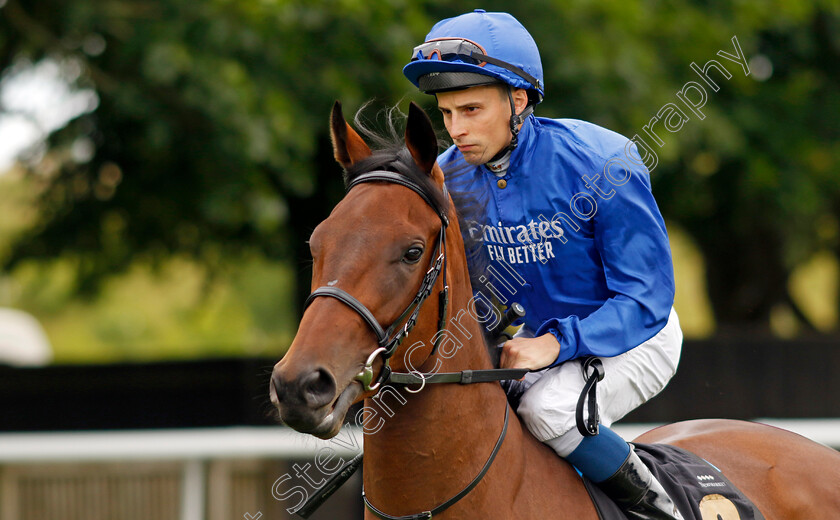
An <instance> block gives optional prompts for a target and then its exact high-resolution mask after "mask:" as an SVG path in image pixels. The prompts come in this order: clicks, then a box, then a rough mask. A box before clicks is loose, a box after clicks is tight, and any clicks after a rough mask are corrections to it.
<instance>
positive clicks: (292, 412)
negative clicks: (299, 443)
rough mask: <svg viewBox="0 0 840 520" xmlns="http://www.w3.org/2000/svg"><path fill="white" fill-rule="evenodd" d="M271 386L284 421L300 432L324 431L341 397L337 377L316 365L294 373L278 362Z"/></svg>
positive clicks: (272, 400) (318, 432)
mask: <svg viewBox="0 0 840 520" xmlns="http://www.w3.org/2000/svg"><path fill="white" fill-rule="evenodd" d="M270 387H271V388H270V390H269V394H270V398H271V402H272V403H273V404H274V406H275V407H277V410H278V412H279V413H280V418H281V419H282V421H283V422H284V423H286V424H287V425H288V426H290V427H292V428H294V429H295V430H297V431H300V432H304V433H312V434H313V435H320V434H323V433H324V432H322V431H321V430H322V429H324V428H325V427H326V426H327V424H325V420H326V419H327V418H328V416H330V415H331V414H332V412H333V404H334V403H335V401H336V398H337V395H336V382H335V378H334V377H333V376H332V374H330V372H329V371H328V370H326V369H325V368H315V369H313V370H308V371H304V372H301V373H299V374H298V375H296V376H290V375H287V374H286V373H285V371H284V370H283V367H281V366H280V365H279V364H278V366H276V367H275V368H274V371H273V373H272V375H271V382H270ZM342 419H343V416H342ZM327 422H330V421H327ZM330 426H331V425H330Z"/></svg>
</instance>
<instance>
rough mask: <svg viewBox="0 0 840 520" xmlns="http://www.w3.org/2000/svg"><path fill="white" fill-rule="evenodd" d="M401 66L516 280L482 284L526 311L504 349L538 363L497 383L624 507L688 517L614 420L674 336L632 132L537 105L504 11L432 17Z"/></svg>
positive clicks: (664, 365)
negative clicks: (593, 398)
mask: <svg viewBox="0 0 840 520" xmlns="http://www.w3.org/2000/svg"><path fill="white" fill-rule="evenodd" d="M403 73H404V74H405V76H406V77H407V78H408V79H409V80H410V81H411V82H412V83H413V84H414V85H415V86H417V87H418V88H419V89H420V90H421V91H422V92H425V93H427V94H433V95H435V96H436V98H437V105H438V108H439V110H440V112H441V113H442V114H443V121H444V125H445V126H446V130H447V132H448V133H449V135H450V137H451V138H452V140H453V142H454V145H453V146H452V147H450V148H449V149H448V150H446V151H445V152H444V153H443V154H442V155H441V156H440V157H439V158H438V162H439V164H440V165H441V167H442V168H443V170H444V173H445V176H446V183H447V186H448V187H449V188H450V190H451V191H453V192H466V193H469V194H470V195H472V196H474V197H475V198H477V200H478V201H479V206H480V207H481V208H482V212H481V213H482V216H481V217H480V219H477V220H480V221H473V222H472V223H471V224H470V225H469V226H468V229H467V230H463V231H464V233H465V234H467V233H469V235H470V236H471V237H472V238H475V239H477V240H479V242H480V244H481V248H482V249H483V252H484V253H486V257H487V260H488V262H489V263H488V268H487V269H488V273H497V274H498V273H504V272H508V273H511V272H515V274H516V277H515V279H516V280H518V282H514V281H512V280H510V279H508V280H498V281H497V282H496V283H495V284H494V285H489V284H487V285H486V287H488V288H490V287H492V292H493V295H494V297H495V299H496V300H497V301H500V302H502V303H505V302H506V301H519V302H520V303H521V304H522V305H523V306H524V307H525V309H526V311H527V314H526V316H525V318H524V320H523V322H524V324H523V327H522V328H521V329H520V330H519V332H518V333H517V334H516V335H515V336H514V338H513V339H511V340H510V341H508V342H507V343H505V345H504V347H503V349H502V353H501V361H500V365H501V366H502V367H503V368H528V369H531V370H532V372H531V373H529V374H528V375H527V376H526V377H525V378H524V379H523V380H522V381H514V382H512V383H511V384H510V385H508V387H507V388H506V390H507V391H508V394H509V398H510V400H511V402H513V403H518V404H517V405H515V406H516V407H517V408H516V410H517V413H518V414H519V415H520V417H521V418H522V420H523V422H524V423H525V424H526V426H527V427H528V429H529V430H530V431H531V433H532V434H533V435H534V436H536V437H537V438H538V439H539V440H540V441H542V442H544V443H545V444H547V445H549V446H550V447H551V448H553V449H554V450H555V451H556V452H557V454H558V455H560V456H561V457H564V458H565V459H566V460H567V461H569V462H570V463H571V464H573V465H574V466H575V467H576V468H577V469H578V470H579V471H580V472H581V473H582V474H583V475H585V476H586V477H588V478H589V479H590V480H592V481H593V482H595V483H597V484H598V486H599V487H601V489H603V490H604V491H605V492H606V493H607V494H608V495H609V496H610V497H611V498H613V500H615V501H616V503H618V504H619V506H621V508H622V509H623V510H624V511H625V512H626V513H627V515H628V516H629V517H630V518H634V519H680V518H682V517H681V516H680V514H679V512H678V511H677V510H676V508H675V506H674V503H673V501H672V500H671V498H670V497H668V495H667V493H666V492H665V490H664V489H663V488H662V485H661V484H660V483H659V482H658V481H657V480H656V478H655V477H654V476H653V475H652V474H651V472H650V470H649V469H648V468H647V467H646V466H645V465H644V463H643V462H642V461H641V459H639V457H638V455H636V453H635V452H634V451H633V449H632V445H630V444H628V443H627V442H626V441H625V440H624V439H622V438H621V437H619V436H618V435H617V434H616V433H615V432H613V431H612V430H611V429H609V425H610V424H612V422H613V421H616V420H618V419H621V418H622V417H623V416H624V415H626V414H627V413H628V412H630V411H632V410H633V409H635V408H636V407H638V406H639V405H641V404H642V403H644V402H646V401H647V400H649V399H650V398H652V397H653V396H654V395H656V394H658V393H659V392H660V391H661V390H662V389H663V388H664V387H665V385H666V384H667V383H668V381H669V380H670V379H671V378H672V377H673V375H674V373H675V372H676V369H677V364H678V362H679V358H680V351H681V348H682V332H681V330H680V326H679V320H678V318H677V315H676V312H675V311H674V309H673V303H674V275H673V267H672V263H671V251H670V246H669V243H668V236H667V232H666V230H665V223H664V222H663V219H662V216H661V215H660V213H659V209H658V207H657V205H656V201H655V200H654V198H653V195H652V194H651V189H650V178H649V172H648V170H647V168H646V167H645V165H644V162H643V160H642V158H641V156H640V155H639V151H638V149H637V148H636V145H635V143H634V142H633V141H630V140H628V139H626V138H625V137H622V136H620V135H619V134H616V133H614V132H611V131H609V130H606V129H604V128H601V127H599V126H596V125H594V124H592V123H588V122H585V121H579V120H573V119H547V118H542V117H536V116H534V115H533V109H534V106H535V105H536V104H538V103H540V102H541V101H542V99H543V95H544V85H543V73H542V65H541V62H540V56H539V51H538V49H537V46H536V44H535V43H534V40H533V38H532V37H531V35H530V34H529V33H528V31H527V30H526V29H525V28H524V27H523V26H522V25H521V24H520V23H519V22H518V21H517V20H516V19H515V18H513V17H512V16H511V15H509V14H506V13H487V12H485V11H484V10H481V9H477V10H475V11H474V12H471V13H467V14H464V15H461V16H458V17H455V18H450V19H446V20H443V21H441V22H439V23H437V24H436V25H435V26H434V27H432V30H431V32H429V34H428V35H427V36H426V41H425V42H424V43H422V44H420V45H418V46H417V47H415V48H414V51H413V52H412V56H411V62H410V63H408V65H406V66H405V68H404V69H403ZM459 209H460V208H459ZM494 266H495V267H494ZM488 276H489V275H488ZM481 279H482V281H486V280H487V278H486V277H484V276H482V277H481ZM592 356H595V357H598V358H600V359H601V361H602V363H603V366H604V369H605V372H606V377H605V378H604V379H603V381H601V383H600V384H599V385H598V386H597V398H598V399H597V400H598V402H599V403H600V420H601V427H600V431H599V432H598V434H596V435H591V436H585V435H584V434H583V433H581V432H580V431H579V430H578V429H577V428H576V422H575V407H576V404H577V400H578V397H579V396H580V394H581V391H582V390H583V388H584V386H585V384H586V374H584V372H583V369H582V366H583V360H584V359H585V358H588V357H592Z"/></svg>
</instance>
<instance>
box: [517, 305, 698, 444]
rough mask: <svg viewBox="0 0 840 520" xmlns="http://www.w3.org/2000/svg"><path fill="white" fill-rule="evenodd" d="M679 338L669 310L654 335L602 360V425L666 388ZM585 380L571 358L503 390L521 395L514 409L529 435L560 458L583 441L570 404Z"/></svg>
mask: <svg viewBox="0 0 840 520" xmlns="http://www.w3.org/2000/svg"><path fill="white" fill-rule="evenodd" d="M522 332H524V331H522ZM517 335H519V334H517ZM523 335H527V332H524V333H523ZM682 339H683V335H682V330H680V321H679V318H678V317H677V313H676V311H675V310H674V309H673V308H672V309H671V315H670V316H669V317H668V322H667V323H666V325H665V327H664V328H663V329H662V330H660V331H659V332H658V333H657V334H656V335H655V336H654V337H652V338H651V339H649V340H647V341H645V342H644V343H642V344H641V345H639V346H637V347H635V348H633V349H631V350H629V351H627V352H625V353H624V354H620V355H618V356H615V357H608V358H601V361H602V362H603V364H604V370H605V372H606V375H605V377H604V379H603V380H602V381H601V382H600V383H598V387H597V395H598V410H599V414H600V417H601V424H603V425H604V426H609V425H611V424H612V423H613V422H615V421H617V420H619V419H621V418H622V417H624V416H625V415H627V414H628V413H629V412H631V411H632V410H634V409H635V408H637V407H638V406H639V405H641V404H642V403H644V402H646V401H648V400H649V399H651V398H652V397H653V396H655V395H656V394H658V393H659V392H660V391H662V389H663V388H665V385H667V384H668V381H670V380H671V378H672V377H673V376H674V374H675V373H676V372H677V364H678V363H679V360H680V352H681V350H682ZM585 384H586V380H585V376H584V374H583V370H582V362H581V360H578V359H573V360H570V361H567V362H565V363H562V364H560V365H558V366H556V367H554V368H550V369H548V370H542V371H540V372H532V373H530V374H528V375H527V376H525V379H524V380H522V381H515V382H512V384H511V385H510V387H509V388H508V393H509V394H512V395H514V396H516V395H521V397H520V400H519V407H518V409H517V413H518V414H519V416H520V417H521V418H522V420H523V422H524V423H525V425H526V426H527V427H528V429H529V430H530V431H531V433H532V434H533V435H534V436H535V437H536V438H537V439H539V440H540V441H541V442H545V443H546V444H548V445H549V446H551V447H552V448H554V450H555V451H556V452H557V453H558V454H559V455H560V456H563V457H565V456H566V455H568V454H570V453H571V452H572V451H574V449H575V448H577V446H578V444H580V441H581V440H582V439H583V437H582V436H581V434H580V433H579V432H578V430H577V428H576V426H575V407H576V406H577V401H578V398H579V397H580V393H581V391H582V390H583V387H584V385H585Z"/></svg>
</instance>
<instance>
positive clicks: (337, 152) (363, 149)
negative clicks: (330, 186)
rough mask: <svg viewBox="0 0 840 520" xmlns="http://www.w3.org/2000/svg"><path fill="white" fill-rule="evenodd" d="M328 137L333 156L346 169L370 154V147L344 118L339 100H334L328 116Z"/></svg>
mask: <svg viewBox="0 0 840 520" xmlns="http://www.w3.org/2000/svg"><path fill="white" fill-rule="evenodd" d="M330 137H331V138H332V145H333V156H334V157H335V160H336V161H338V163H339V164H340V165H341V166H342V167H344V169H345V170H346V169H347V168H349V167H350V166H352V165H353V164H354V163H356V162H358V161H360V160H362V159H364V158H366V157H370V156H371V155H372V152H371V151H370V147H368V145H367V144H366V143H365V142H364V140H362V138H361V136H359V134H358V133H356V131H355V130H353V128H352V127H351V126H350V125H349V124H348V123H347V121H345V120H344V113H343V112H342V110H341V102H339V101H336V102H335V105H333V109H332V115H331V116H330Z"/></svg>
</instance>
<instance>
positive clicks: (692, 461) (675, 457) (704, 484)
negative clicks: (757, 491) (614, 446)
mask: <svg viewBox="0 0 840 520" xmlns="http://www.w3.org/2000/svg"><path fill="white" fill-rule="evenodd" d="M634 446H635V449H636V453H638V455H639V458H641V459H642V461H644V463H645V464H646V465H647V466H648V467H649V468H650V470H651V472H652V473H653V474H654V476H656V478H657V479H658V480H659V482H661V483H662V486H663V487H664V488H665V490H666V491H667V492H668V494H669V495H670V496H671V499H672V500H673V501H674V504H676V506H677V508H678V509H679V510H680V513H682V515H683V518H684V519H685V520H765V518H764V516H763V515H762V514H761V512H760V511H759V510H758V509H757V508H756V507H755V506H754V505H753V504H752V502H751V501H750V500H749V499H748V498H747V497H746V496H745V495H744V494H743V493H742V492H741V491H740V490H739V489H738V488H736V487H735V485H734V484H732V482H730V481H729V480H728V479H727V478H726V477H725V476H724V475H723V474H722V473H721V472H720V470H718V469H717V468H716V467H714V466H713V465H711V464H709V463H708V462H706V461H705V460H703V459H701V458H700V457H698V456H696V455H694V454H693V453H690V452H688V451H685V450H683V449H680V448H677V447H674V446H667V445H663V444H634ZM587 488H588V489H589V490H590V495H591V496H592V499H593V501H594V502H595V505H596V508H597V509H598V514H599V515H600V517H601V519H602V520H626V518H625V516H624V515H623V514H622V513H621V511H620V510H619V509H618V507H617V506H615V504H613V503H612V501H610V500H609V499H608V498H606V496H605V495H599V494H598V493H596V492H593V490H592V489H591V488H590V486H589V484H588V483H587ZM605 500H606V501H608V503H607V502H605Z"/></svg>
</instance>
